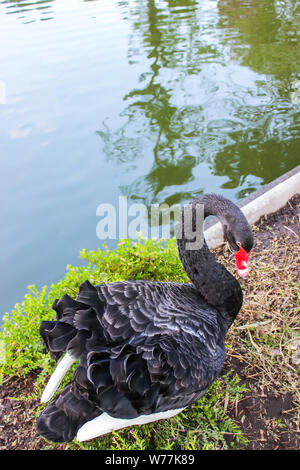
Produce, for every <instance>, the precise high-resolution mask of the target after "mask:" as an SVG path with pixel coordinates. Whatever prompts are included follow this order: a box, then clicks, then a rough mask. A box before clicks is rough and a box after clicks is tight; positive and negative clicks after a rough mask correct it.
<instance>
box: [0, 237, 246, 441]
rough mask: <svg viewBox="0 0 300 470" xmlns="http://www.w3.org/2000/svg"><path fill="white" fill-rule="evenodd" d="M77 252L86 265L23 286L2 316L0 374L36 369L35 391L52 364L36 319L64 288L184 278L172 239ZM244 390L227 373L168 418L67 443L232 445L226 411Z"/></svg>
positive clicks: (234, 431) (234, 430) (49, 315)
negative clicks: (25, 288) (51, 280)
mask: <svg viewBox="0 0 300 470" xmlns="http://www.w3.org/2000/svg"><path fill="white" fill-rule="evenodd" d="M81 257H82V258H83V259H85V260H86V261H87V265H86V266H84V267H71V266H67V270H66V275H65V277H64V279H62V280H61V281H60V282H58V283H55V284H52V285H51V286H50V287H49V288H47V287H46V286H45V287H43V288H42V289H41V290H40V291H38V290H37V288H36V287H35V286H29V287H28V293H27V294H26V295H25V298H24V301H23V302H21V303H18V304H16V305H15V308H14V309H13V310H12V312H10V313H9V314H7V315H6V316H5V317H4V326H3V330H2V331H1V332H0V347H1V350H0V357H1V360H0V379H1V377H5V376H13V375H23V376H25V375H26V374H28V373H29V372H30V371H32V370H41V371H42V372H40V374H39V376H38V379H37V380H36V396H39V395H40V393H41V389H42V388H43V387H44V384H45V378H46V376H47V375H49V374H51V372H52V371H53V368H54V367H55V363H54V361H53V360H51V359H50V358H49V355H47V354H46V355H45V354H44V353H43V346H42V343H41V339H40V336H39V325H40V322H41V321H42V320H46V319H48V320H51V319H54V318H55V312H54V311H53V310H52V304H53V302H54V300H55V299H56V298H60V297H61V296H62V295H63V294H65V293H68V294H69V295H70V296H72V297H74V298H75V297H76V294H77V291H78V287H79V285H80V284H81V283H82V282H83V281H85V280H86V279H88V280H89V281H90V282H91V283H93V284H99V283H104V282H114V281H119V280H126V279H148V280H152V281H175V282H187V281H188V278H187V275H186V273H185V272H184V270H183V268H182V265H181V262H180V260H179V257H178V252H177V246H176V242H175V240H168V241H166V242H164V241H162V240H153V239H151V240H144V239H140V240H139V241H138V242H136V243H133V242H131V241H130V240H121V241H120V242H119V245H118V247H117V249H116V250H114V251H111V250H108V249H106V248H104V249H98V250H97V251H89V252H86V251H85V250H82V252H81ZM4 352H5V354H4ZM69 378H70V377H68V378H66V379H65V381H66V380H69ZM64 383H65V382H64ZM244 391H245V390H244V387H243V386H241V385H240V383H239V379H238V377H237V376H236V375H235V374H233V373H228V374H227V375H226V376H225V377H222V378H220V379H219V380H217V381H216V382H215V383H214V384H213V385H212V387H211V388H210V389H209V391H208V392H207V394H206V395H205V396H204V397H203V398H202V399H201V400H199V401H198V402H197V403H195V404H194V405H192V406H190V407H189V408H188V409H187V410H185V411H184V412H182V413H180V415H178V416H176V417H174V418H171V419H169V420H164V421H160V422H156V423H152V424H148V425H144V426H136V427H134V428H133V429H130V428H127V429H125V430H121V431H119V432H114V433H111V434H108V435H106V436H103V437H101V438H99V439H94V440H93V441H90V442H86V443H82V444H79V443H72V444H70V446H69V447H70V448H74V446H75V447H77V448H78V446H79V447H80V448H82V449H130V450H133V449H145V450H146V449H164V450H168V449H173V450H177V449H191V450H193V449H216V448H217V449H227V448H228V447H230V446H232V445H233V446H234V444H228V439H226V437H231V438H234V439H231V441H232V442H236V443H242V444H243V443H246V440H245V438H244V437H243V436H242V434H241V432H240V430H239V428H238V427H237V425H236V424H235V423H234V422H233V421H232V420H231V419H230V418H229V416H228V415H227V414H226V410H227V407H228V406H229V405H232V404H233V403H234V402H235V401H236V400H238V399H239V398H240V397H241V396H242V394H243V393H244ZM23 398H24V397H23ZM45 446H46V444H45ZM51 447H52V445H51ZM54 447H55V446H54Z"/></svg>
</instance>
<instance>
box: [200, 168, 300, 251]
mask: <svg viewBox="0 0 300 470" xmlns="http://www.w3.org/2000/svg"><path fill="white" fill-rule="evenodd" d="M299 192H300V171H298V172H297V173H295V174H293V175H292V176H290V177H289V178H287V179H285V180H284V181H282V182H280V183H279V184H277V185H275V186H273V187H271V188H270V189H269V190H268V191H266V192H264V193H263V194H261V195H260V196H258V197H257V198H255V199H253V200H252V201H250V202H249V203H248V204H246V205H245V206H243V207H241V210H242V212H243V213H244V214H245V216H246V218H247V220H248V222H249V224H254V223H255V222H257V221H258V220H259V219H260V217H262V216H263V215H268V214H271V213H273V212H276V211H278V210H279V209H281V207H283V206H285V204H286V203H287V202H288V200H289V199H291V197H293V196H294V195H295V194H298V193H299ZM204 236H205V240H206V243H207V245H208V247H209V248H217V247H218V246H220V245H222V243H223V242H224V239H223V230H222V225H221V223H220V222H217V223H215V224H214V225H212V226H211V227H209V228H208V229H207V230H205V231H204Z"/></svg>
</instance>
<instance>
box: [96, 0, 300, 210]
mask: <svg viewBox="0 0 300 470" xmlns="http://www.w3.org/2000/svg"><path fill="white" fill-rule="evenodd" d="M215 4H216V2H212V1H207V2H196V1H186V0H185V1H179V0H178V1H169V2H157V1H155V0H148V1H147V2H134V7H133V8H132V7H131V8H130V5H132V3H131V2H122V3H121V5H122V8H123V9H125V11H126V19H127V21H131V22H132V25H133V26H132V30H133V33H132V41H131V43H130V44H129V53H128V55H129V59H130V60H133V61H134V60H138V58H137V59H136V58H135V56H136V54H137V56H138V54H139V53H140V51H141V49H143V52H144V51H145V52H146V54H147V59H148V61H149V62H150V63H149V64H148V68H147V69H146V70H145V71H143V73H142V74H141V75H140V77H139V82H140V84H141V85H140V86H139V87H138V88H135V89H132V90H130V91H129V92H128V93H127V94H126V95H125V96H124V103H125V107H124V109H123V111H122V115H123V116H126V118H127V121H126V123H125V124H124V125H123V126H122V127H121V128H119V129H117V130H116V131H112V130H110V129H109V128H108V126H104V128H103V129H102V130H101V131H98V134H99V135H100V136H101V138H102V139H103V141H104V143H105V146H104V152H105V153H106V155H107V156H108V158H115V159H116V162H119V163H120V162H122V161H126V160H127V159H128V158H130V159H135V158H136V159H143V158H145V152H146V149H148V148H149V152H150V153H152V156H153V165H152V167H151V169H150V171H149V172H148V173H147V174H146V175H142V176H140V177H139V178H137V179H136V180H135V181H132V182H131V183H130V184H129V185H128V186H123V187H122V192H123V193H125V194H127V195H128V196H130V197H132V198H134V199H139V200H142V201H144V202H146V203H148V204H149V203H151V202H168V203H174V202H186V201H187V200H189V199H190V198H191V197H192V196H194V194H195V193H196V192H199V190H201V185H202V187H203V189H204V190H208V189H209V188H208V187H207V185H205V178H204V181H203V180H202V179H201V165H207V166H208V168H209V172H210V174H211V175H215V176H222V177H225V178H226V181H225V182H223V183H222V184H221V185H220V188H221V190H222V189H223V190H227V189H236V191H235V193H234V195H235V197H236V198H241V197H244V196H245V195H247V194H249V193H250V192H252V191H254V190H255V189H257V187H259V185H261V184H265V183H268V182H270V181H271V180H273V179H274V178H276V177H277V176H279V175H280V174H282V173H283V172H285V171H288V170H289V169H291V168H293V167H294V166H296V165H297V164H298V163H299V107H298V106H296V105H295V104H293V103H292V101H291V94H292V92H293V83H294V82H295V81H296V79H297V77H299V71H300V47H299V42H297V34H298V32H299V16H298V14H297V11H296V6H297V2H296V1H290V2H276V1H275V0H264V1H261V0H260V1H258V0H245V1H240V0H227V1H225V0H223V1H219V2H217V11H216V10H214V9H212V8H211V7H213V6H214V5H215ZM137 44H138V45H137ZM137 52H138V53H137ZM135 142H138V145H135ZM141 149H144V155H143V153H142V152H141ZM197 168H198V170H199V171H196V172H194V173H193V170H195V169H197ZM249 176H252V177H253V176H254V177H257V178H249ZM191 180H197V184H198V186H196V185H194V186H193V188H195V189H194V190H191V191H189V190H188V189H187V184H188V183H189V182H190V181H191ZM199 183H200V188H199ZM168 187H170V188H171V190H170V191H168V190H167V188H168Z"/></svg>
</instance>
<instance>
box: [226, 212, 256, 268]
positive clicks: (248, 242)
mask: <svg viewBox="0 0 300 470" xmlns="http://www.w3.org/2000/svg"><path fill="white" fill-rule="evenodd" d="M240 214H242V213H240ZM225 227H226V228H225V231H224V232H225V237H226V239H227V241H228V243H229V245H230V247H231V248H232V250H233V251H234V255H235V259H236V267H237V272H238V274H239V275H240V276H241V277H246V276H247V275H248V272H249V270H248V259H249V256H250V254H251V250H252V247H253V233H252V230H251V227H250V225H249V224H248V222H247V220H246V218H245V217H244V216H243V217H241V216H240V217H239V220H238V221H237V220H235V221H233V220H232V221H231V224H230V225H228V226H225Z"/></svg>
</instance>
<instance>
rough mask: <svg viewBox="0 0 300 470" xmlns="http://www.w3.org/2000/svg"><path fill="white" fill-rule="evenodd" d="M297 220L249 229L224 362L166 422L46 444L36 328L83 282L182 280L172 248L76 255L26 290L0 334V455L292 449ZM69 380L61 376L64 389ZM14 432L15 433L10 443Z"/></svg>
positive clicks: (293, 212)
mask: <svg viewBox="0 0 300 470" xmlns="http://www.w3.org/2000/svg"><path fill="white" fill-rule="evenodd" d="M298 214H299V201H298V202H297V201H296V203H295V204H294V205H291V207H290V208H289V207H287V208H286V212H285V213H284V212H283V213H282V214H277V216H274V217H273V218H272V217H269V218H268V219H266V220H261V221H260V222H259V224H257V225H256V226H255V227H254V232H255V239H256V246H255V247H254V250H253V253H252V255H251V272H250V275H249V277H248V278H247V279H246V280H244V281H242V288H243V291H244V305H243V307H242V310H241V312H240V314H239V316H238V318H237V320H236V322H235V323H234V325H233V327H232V328H231V329H230V331H229V334H228V336H227V349H228V357H227V359H226V363H225V365H224V368H223V371H222V374H221V377H220V378H219V380H217V381H216V382H215V383H214V384H213V385H212V387H211V388H210V390H209V391H208V392H207V394H206V395H205V396H204V397H203V398H202V399H201V400H199V401H198V402H197V403H195V404H194V405H192V406H190V407H189V408H188V409H187V410H185V411H184V412H183V413H181V414H180V415H178V416H176V417H174V418H171V419H169V420H165V421H160V422H157V423H152V424H149V425H145V426H140V427H138V426H137V427H134V428H133V429H130V428H127V429H125V430H122V431H119V432H115V433H111V434H108V435H106V436H103V437H101V438H99V439H95V440H93V441H90V442H86V443H82V444H79V443H76V442H74V443H71V444H64V445H53V444H50V443H48V442H46V441H45V440H43V439H42V438H41V437H39V436H38V435H37V433H36V432H35V428H34V423H35V419H36V416H37V415H38V414H39V412H40V410H41V409H42V405H40V404H39V397H40V395H41V391H42V389H43V387H44V384H45V380H46V378H47V377H48V376H49V374H51V372H52V371H53V368H54V367H55V363H54V361H52V360H50V358H49V356H48V355H45V354H43V347H42V344H41V340H40V337H39V333H38V329H39V324H40V322H41V321H42V320H43V319H52V318H54V311H53V310H52V308H51V306H52V303H53V301H54V300H55V299H56V298H59V297H61V296H62V295H63V294H65V293H68V294H69V295H70V296H72V297H76V294H77V291H78V287H79V285H80V284H81V282H83V281H84V280H86V279H89V281H90V282H91V283H93V284H98V283H103V282H113V281H118V280H126V279H149V280H159V281H176V282H187V281H188V279H187V276H186V274H185V272H184V271H183V269H182V266H181V263H180V260H179V258H178V254H177V247H176V243H175V241H174V240H170V241H166V242H163V241H154V240H140V241H139V242H138V243H132V242H130V241H128V240H122V241H120V243H119V245H118V248H117V249H116V250H115V251H110V250H107V249H104V250H103V249H101V250H100V249H99V250H98V251H90V252H86V251H85V250H83V251H82V252H81V257H82V258H83V259H85V260H86V262H87V264H86V266H85V267H71V266H68V267H67V270H66V275H65V277H64V279H63V280H61V281H60V282H58V283H56V284H53V285H52V286H50V287H49V288H47V287H44V288H43V289H42V290H41V291H38V290H37V289H36V287H35V286H30V287H29V291H28V293H27V294H26V295H25V298H24V301H23V302H22V303H20V304H17V305H16V306H15V308H14V310H13V311H12V312H11V313H10V314H9V315H8V316H7V317H6V318H5V322H4V328H3V331H2V332H1V333H0V345H1V350H0V360H1V362H2V363H1V374H2V375H1V377H2V386H1V387H0V425H1V423H3V424H2V427H3V428H4V429H3V430H4V433H5V437H3V440H2V442H1V438H0V448H2V449H3V448H32V449H41V448H57V449H160V450H162V449H174V450H175V449H199V450H200V449H229V448H249V449H260V448H263V449H264V448H265V449H266V448H297V446H299V439H298V437H299V434H298V432H299V429H298V426H299V403H300V399H299V391H298V389H299V387H298V375H297V374H298V369H299V362H298V359H297V354H298V353H297V348H298V346H299V337H298V336H297V334H298V332H299V316H298V315H299V306H300V297H299V264H298V263H299V256H300V255H299V253H300V250H299V235H300V233H299V223H298V222H299V220H298V217H299V216H298ZM216 255H217V257H220V261H221V260H222V262H223V263H224V264H225V265H226V267H227V268H228V269H229V270H230V271H231V272H232V273H233V274H235V267H234V264H235V263H234V257H233V255H232V253H231V252H230V251H229V250H228V249H227V247H226V246H224V247H222V248H221V249H219V250H217V252H216ZM69 379H70V375H69V377H68V378H67V379H66V380H65V382H66V381H67V380H69ZM1 390H2V393H1ZM1 399H2V405H3V406H2V408H1ZM5 406H6V408H5ZM1 410H2V411H1ZM1 413H2V414H1ZM19 421H20V422H19ZM13 423H15V424H14V425H13ZM14 426H15V427H14ZM16 426H17V429H18V435H17V436H15V437H14V432H15V428H16ZM23 428H24V432H23ZM22 433H23V434H22ZM25 434H26V435H25ZM22 435H23V438H22ZM28 436H29V437H28ZM22 439H23V440H22ZM285 443H287V444H285ZM1 446H2V447H1Z"/></svg>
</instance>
